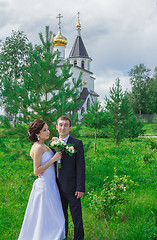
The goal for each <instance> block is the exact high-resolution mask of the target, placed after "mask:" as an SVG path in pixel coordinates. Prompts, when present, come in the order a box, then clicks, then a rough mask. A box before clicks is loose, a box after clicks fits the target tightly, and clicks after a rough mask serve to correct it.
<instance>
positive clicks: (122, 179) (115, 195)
mask: <svg viewBox="0 0 157 240" xmlns="http://www.w3.org/2000/svg"><path fill="white" fill-rule="evenodd" d="M107 180H108V177H106V178H105V179H104V184H103V188H102V189H101V191H100V193H97V192H91V193H90V194H89V196H90V199H91V200H90V207H91V208H94V209H95V210H96V211H97V212H99V213H101V212H103V213H105V214H109V215H111V214H113V212H112V211H114V207H115V205H116V204H118V203H122V202H123V201H124V197H123V193H124V192H126V191H127V190H128V189H129V186H131V185H133V184H134V182H133V181H132V180H130V177H129V176H126V175H124V176H118V175H117V170H116V169H114V176H113V179H112V180H111V182H107Z"/></svg>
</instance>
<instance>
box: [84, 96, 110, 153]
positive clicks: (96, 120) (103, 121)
mask: <svg viewBox="0 0 157 240" xmlns="http://www.w3.org/2000/svg"><path fill="white" fill-rule="evenodd" d="M82 123H83V124H84V125H86V126H88V127H91V128H93V129H94V130H95V147H94V151H95V152H96V137H97V130H98V129H102V127H103V126H105V125H107V123H108V113H107V112H105V111H104V109H103V108H102V107H101V104H100V102H99V101H98V100H96V101H95V102H94V103H93V104H92V105H91V107H90V108H89V110H88V111H87V113H86V114H84V115H83V121H82Z"/></svg>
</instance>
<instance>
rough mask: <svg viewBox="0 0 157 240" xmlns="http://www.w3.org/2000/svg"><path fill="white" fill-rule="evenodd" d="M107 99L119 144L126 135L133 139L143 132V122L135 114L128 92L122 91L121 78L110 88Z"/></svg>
mask: <svg viewBox="0 0 157 240" xmlns="http://www.w3.org/2000/svg"><path fill="white" fill-rule="evenodd" d="M105 101H106V109H107V110H108V112H109V126H110V128H111V135H112V136H113V137H114V139H115V142H116V143H117V144H118V143H120V142H121V141H122V139H124V138H126V137H127V138H130V139H132V138H135V137H138V136H139V135H140V134H141V133H143V130H142V127H143V124H142V122H141V121H140V120H138V119H137V118H136V117H135V116H134V114H133V111H132V109H131V106H130V104H129V100H128V94H127V93H126V92H125V93H123V92H122V87H121V86H120V79H119V78H118V79H117V80H116V83H115V86H113V87H112V88H111V89H110V98H109V99H108V98H105Z"/></svg>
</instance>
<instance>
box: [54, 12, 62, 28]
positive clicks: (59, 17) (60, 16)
mask: <svg viewBox="0 0 157 240" xmlns="http://www.w3.org/2000/svg"><path fill="white" fill-rule="evenodd" d="M62 17H63V16H62V15H61V14H60V13H59V14H58V17H56V18H58V19H59V23H58V25H59V27H60V26H61V18H62Z"/></svg>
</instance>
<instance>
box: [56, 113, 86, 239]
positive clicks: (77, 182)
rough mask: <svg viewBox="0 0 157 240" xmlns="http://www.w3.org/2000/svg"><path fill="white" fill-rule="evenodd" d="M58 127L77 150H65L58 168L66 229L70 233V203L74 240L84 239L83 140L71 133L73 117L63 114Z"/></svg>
mask: <svg viewBox="0 0 157 240" xmlns="http://www.w3.org/2000/svg"><path fill="white" fill-rule="evenodd" d="M56 129H57V131H58V133H59V139H62V140H64V141H65V143H69V144H73V145H74V148H75V149H76V150H77V152H76V153H74V154H73V156H72V157H70V156H69V155H68V154H67V153H65V152H63V154H62V159H61V168H59V169H58V176H57V183H58V186H59V190H60V194H61V200H62V205H63V211H64V215H65V230H66V236H67V234H68V211H67V210H68V205H69V207H70V212H71V215H72V219H73V223H74V240H83V239H84V229H83V221H82V209H81V200H80V198H81V197H82V196H83V194H84V192H85V159H84V149H83V144H82V141H81V140H78V139H75V138H73V137H71V136H70V135H69V132H70V131H71V129H72V122H71V119H70V118H69V117H67V116H62V117H60V118H59V119H58V120H57V125H56Z"/></svg>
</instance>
